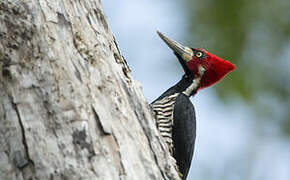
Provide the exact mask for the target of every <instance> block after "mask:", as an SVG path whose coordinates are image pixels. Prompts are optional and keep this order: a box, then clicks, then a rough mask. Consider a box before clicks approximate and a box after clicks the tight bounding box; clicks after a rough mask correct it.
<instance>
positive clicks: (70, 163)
mask: <svg viewBox="0 0 290 180" xmlns="http://www.w3.org/2000/svg"><path fill="white" fill-rule="evenodd" d="M124 21H125V20H124ZM169 159H170V158H169V154H168V151H167V149H166V146H165V145H164V142H163V141H162V140H161V139H160V135H159V133H158V132H157V130H156V127H155V124H154V118H153V116H152V112H151V111H150V108H149V106H148V104H147V103H146V101H145V99H144V96H143V95H142V92H141V88H140V86H139V85H138V83H136V82H135V81H134V80H133V79H132V78H131V76H130V72H129V69H128V66H127V64H126V61H125V60H124V58H123V57H122V56H121V55H120V52H119V51H118V48H117V46H116V43H115V40H114V38H113V35H112V33H111V30H110V29H109V26H108V24H107V21H106V18H105V16H104V12H103V10H102V8H101V2H100V1H93V0H78V1H69V0H53V1H51V0H25V1H23V0H1V1H0V179H1V180H10V179H41V180H42V179H50V180H53V179H72V180H73V179H105V180H110V179H146V180H147V179H148V180H149V179H152V180H154V179H156V180H157V179H158V180H160V179H178V177H177V173H176V171H175V170H174V166H173V165H172V164H171V163H170V160H169Z"/></svg>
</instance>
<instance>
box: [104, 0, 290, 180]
mask: <svg viewBox="0 0 290 180" xmlns="http://www.w3.org/2000/svg"><path fill="white" fill-rule="evenodd" d="M177 2H179V1H172V0H170V1H169V0H146V1H145V0H139V1H134V0H122V1H115V0H105V1H103V2H102V3H103V7H104V9H105V13H106V15H107V19H108V22H109V24H110V27H111V29H112V31H113V34H114V35H115V38H116V41H117V43H118V46H119V48H120V50H121V53H122V55H123V56H124V57H125V59H126V60H127V62H128V64H129V66H130V68H131V70H132V75H133V78H134V79H136V80H137V81H139V82H140V83H141V84H142V86H143V92H144V95H145V97H146V98H147V101H148V102H149V103H150V102H152V101H153V100H154V99H155V98H157V97H158V96H159V95H161V94H162V93H163V92H164V91H165V90H167V89H168V88H169V87H171V86H172V85H174V84H175V83H176V82H177V81H178V80H179V79H180V78H181V76H182V75H183V72H182V68H181V67H180V66H179V64H178V62H177V59H176V58H175V56H174V55H173V53H172V51H171V50H170V49H169V48H168V47H167V46H166V45H165V44H164V43H163V42H162V40H161V39H160V38H159V37H158V36H157V34H156V30H159V31H161V32H163V33H164V34H166V35H167V36H169V37H171V38H173V39H175V40H177V41H179V42H180V43H183V42H186V40H184V39H182V37H184V36H183V34H184V33H186V25H187V23H186V14H185V13H184V8H183V7H182V5H181V4H178V3H177ZM181 2H182V1H181ZM189 46H190V45H189ZM229 76H230V74H229ZM229 79H230V78H227V79H226V80H229ZM217 86H218V84H217ZM213 88H214V87H210V88H208V89H205V90H202V91H200V92H199V93H198V94H197V95H196V96H195V97H193V98H191V100H192V102H193V104H194V106H195V110H196V116H197V139H196V146H195V154H194V159H193V162H192V166H191V167H192V168H191V170H190V175H189V177H188V179H189V180H190V179H199V180H201V179H206V180H211V179H212V180H215V179H221V180H226V179H230V180H245V179H247V180H260V179H261V180H268V179H269V180H274V179H275V180H284V179H285V180H286V179H290V155H289V152H288V151H287V150H289V149H290V144H289V142H288V141H287V140H283V139H282V140H281V137H279V138H278V136H277V132H276V131H275V129H272V128H271V127H269V128H268V130H267V132H266V133H265V132H263V131H260V129H259V124H257V123H256V121H254V120H253V119H254V118H255V115H254V113H253V112H251V109H249V108H248V107H247V106H246V105H245V104H241V102H240V101H239V100H238V99H233V100H232V102H231V103H230V104H223V103H222V102H221V101H220V100H219V99H218V98H217V97H216V96H215V92H214V90H213Z"/></svg>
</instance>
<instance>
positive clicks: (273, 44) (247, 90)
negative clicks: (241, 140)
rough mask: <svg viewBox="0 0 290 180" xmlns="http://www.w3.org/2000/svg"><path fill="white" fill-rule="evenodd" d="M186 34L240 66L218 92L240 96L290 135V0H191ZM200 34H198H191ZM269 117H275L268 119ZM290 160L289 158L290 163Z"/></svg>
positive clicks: (196, 43)
mask: <svg viewBox="0 0 290 180" xmlns="http://www.w3.org/2000/svg"><path fill="white" fill-rule="evenodd" d="M184 3H186V6H185V7H186V14H187V17H188V21H189V22H191V23H190V24H189V26H188V29H187V34H186V35H185V37H184V38H185V39H186V40H187V41H188V44H193V45H194V46H195V47H198V46H200V45H203V47H204V48H206V49H210V50H211V51H212V52H213V53H214V54H218V55H219V56H221V57H223V58H225V59H230V61H231V62H234V63H235V64H236V66H237V70H236V71H235V73H233V74H231V77H230V78H231V80H230V81H222V82H221V83H222V85H220V86H217V88H216V91H217V94H218V96H219V97H220V98H221V99H222V100H227V101H230V100H231V98H233V97H236V98H240V99H241V100H243V101H244V102H246V103H247V105H249V106H251V108H254V111H255V112H256V113H257V118H258V119H259V120H261V123H272V125H273V126H279V127H280V128H281V132H282V133H283V134H284V135H286V136H290V77H289V76H290V56H289V55H290V1H289V0H275V1H273V0H254V1H250V0H194V1H192V0H187V1H186V2H184ZM192 34H198V36H192ZM266 120H270V122H265V121H266ZM289 163H290V162H289Z"/></svg>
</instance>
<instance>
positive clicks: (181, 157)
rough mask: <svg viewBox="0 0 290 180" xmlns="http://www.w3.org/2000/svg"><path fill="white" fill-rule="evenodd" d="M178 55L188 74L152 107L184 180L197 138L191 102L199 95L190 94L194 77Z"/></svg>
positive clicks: (153, 103)
mask: <svg viewBox="0 0 290 180" xmlns="http://www.w3.org/2000/svg"><path fill="white" fill-rule="evenodd" d="M175 55H176V56H177V58H178V59H179V61H180V63H181V65H182V67H183V69H184V72H185V74H184V75H183V77H182V79H181V80H180V81H179V82H178V83H177V84H176V85H174V86H173V87H171V88H169V89H168V90H167V91H165V92H164V93H163V94H162V95H161V96H160V97H158V98H157V99H156V100H155V101H154V102H152V108H153V110H154V111H155V114H156V124H157V128H158V129H159V131H160V133H161V135H162V136H163V138H164V139H165V142H166V143H167V144H168V147H169V150H170V152H171V155H172V156H173V157H174V158H175V160H176V163H177V166H178V169H179V171H180V173H181V174H182V179H183V180H185V179H186V177H187V175H188V171H189V168H190V164H191V160H192V157H193V152H194V143H195V136H196V119H195V110H194V106H193V104H192V103H191V101H190V99H189V98H190V96H192V95H194V94H195V93H196V89H194V88H193V89H191V91H190V92H188V88H189V87H190V86H191V85H192V84H193V83H196V82H195V81H194V80H195V79H194V74H193V73H192V72H191V71H189V69H188V68H187V66H185V63H184V61H183V60H182V58H181V57H180V56H179V55H178V54H175ZM165 112H169V113H171V114H170V115H168V113H167V114H166V113H165ZM164 127H167V128H166V129H165V128H164ZM168 132H169V133H171V134H168Z"/></svg>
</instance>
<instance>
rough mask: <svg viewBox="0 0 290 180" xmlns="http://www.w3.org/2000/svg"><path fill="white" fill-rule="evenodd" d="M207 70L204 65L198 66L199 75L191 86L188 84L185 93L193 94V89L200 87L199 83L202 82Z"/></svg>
mask: <svg viewBox="0 0 290 180" xmlns="http://www.w3.org/2000/svg"><path fill="white" fill-rule="evenodd" d="M204 72H205V69H204V67H202V66H201V65H200V66H199V67H198V73H199V76H198V77H196V78H194V79H193V80H192V83H191V85H190V86H188V87H187V88H186V89H185V91H183V94H185V95H187V96H190V95H191V94H192V92H193V91H196V89H197V88H198V86H199V83H200V79H201V78H202V76H203V74H204Z"/></svg>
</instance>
